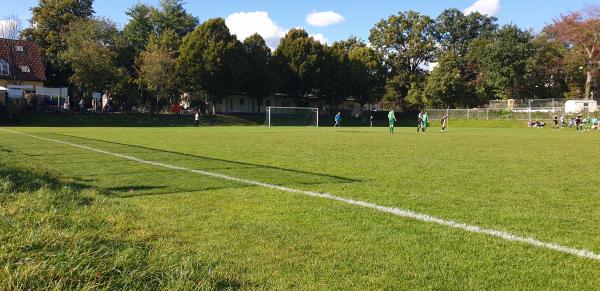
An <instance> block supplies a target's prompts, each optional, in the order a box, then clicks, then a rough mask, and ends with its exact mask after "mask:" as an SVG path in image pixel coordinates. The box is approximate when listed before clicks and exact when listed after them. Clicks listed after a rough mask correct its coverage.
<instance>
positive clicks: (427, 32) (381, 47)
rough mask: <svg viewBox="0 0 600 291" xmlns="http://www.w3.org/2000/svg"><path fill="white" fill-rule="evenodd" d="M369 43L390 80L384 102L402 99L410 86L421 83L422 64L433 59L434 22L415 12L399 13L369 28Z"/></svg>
mask: <svg viewBox="0 0 600 291" xmlns="http://www.w3.org/2000/svg"><path fill="white" fill-rule="evenodd" d="M369 41H370V42H371V44H372V45H373V47H374V48H375V49H376V50H377V51H378V52H379V53H380V54H382V55H383V57H384V60H385V63H386V64H387V65H388V67H389V68H388V71H389V72H390V79H389V80H388V84H387V85H386V98H387V99H403V98H405V97H406V96H407V94H408V91H409V90H410V89H411V88H412V87H418V86H411V83H414V82H423V81H424V79H425V78H424V77H425V74H426V72H425V70H424V65H427V64H428V63H430V62H432V61H433V60H434V57H435V50H436V41H435V30H434V21H433V20H432V19H431V18H430V17H429V16H426V15H422V14H420V13H418V12H415V11H408V12H399V13H398V14H396V15H391V16H390V17H388V19H382V20H381V21H379V22H378V23H377V24H375V27H373V28H372V29H371V33H370V35H369Z"/></svg>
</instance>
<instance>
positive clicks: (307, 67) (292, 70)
mask: <svg viewBox="0 0 600 291" xmlns="http://www.w3.org/2000/svg"><path fill="white" fill-rule="evenodd" d="M273 55H274V58H275V62H276V64H277V70H278V71H279V74H280V75H281V78H282V85H283V88H284V89H283V90H284V93H287V94H289V95H292V96H295V97H307V96H308V95H309V94H311V93H315V90H316V89H317V88H318V76H319V74H320V68H321V65H322V64H323V58H324V54H323V45H322V44H321V43H319V42H318V41H316V40H314V39H313V38H312V37H310V36H309V35H308V33H306V31H304V30H303V29H290V31H288V33H287V34H286V35H285V36H284V37H283V38H282V39H281V42H280V43H279V46H278V47H277V49H276V50H275V52H274V54H273Z"/></svg>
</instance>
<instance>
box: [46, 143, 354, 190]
mask: <svg viewBox="0 0 600 291" xmlns="http://www.w3.org/2000/svg"><path fill="white" fill-rule="evenodd" d="M54 135H58V136H63V137H68V138H75V139H80V140H87V141H92V142H101V143H105V144H113V145H118V146H124V147H128V148H135V149H142V150H144V151H150V152H155V153H165V154H170V155H176V156H180V157H186V158H193V159H197V160H204V161H212V162H218V163H223V164H225V165H232V166H231V167H222V168H239V166H242V167H245V168H257V169H266V170H272V171H275V174H277V175H278V176H279V177H288V178H289V177H290V175H300V176H306V177H315V178H321V179H325V181H322V183H354V182H362V181H361V180H357V179H351V178H346V177H341V176H336V175H330V174H323V173H313V172H307V171H300V170H294V169H287V168H281V167H276V166H269V165H261V164H255V163H248V162H240V161H232V160H226V159H219V158H211V157H206V156H200V155H193V154H187V153H180V152H175V151H170V150H162V149H156V148H150V147H145V146H139V145H131V144H126V143H119V142H113V141H106V140H101V139H94V138H86V137H79V136H73V135H67V134H58V133H54ZM186 160H189V159H186ZM300 182H302V181H300Z"/></svg>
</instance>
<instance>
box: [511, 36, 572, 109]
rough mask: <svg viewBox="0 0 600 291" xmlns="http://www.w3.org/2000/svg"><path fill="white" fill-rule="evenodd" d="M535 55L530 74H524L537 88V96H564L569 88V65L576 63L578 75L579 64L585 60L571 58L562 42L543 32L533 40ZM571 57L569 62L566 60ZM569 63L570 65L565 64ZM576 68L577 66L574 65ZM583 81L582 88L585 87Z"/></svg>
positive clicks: (528, 70)
mask: <svg viewBox="0 0 600 291" xmlns="http://www.w3.org/2000/svg"><path fill="white" fill-rule="evenodd" d="M531 44H532V46H533V51H534V52H533V55H532V57H531V58H530V60H529V62H528V68H527V72H528V75H526V76H523V77H524V78H526V79H527V80H528V82H529V87H530V88H532V89H535V92H533V93H534V95H535V98H557V97H559V98H560V97H562V96H564V94H565V93H566V92H567V91H568V90H569V87H568V85H569V84H568V79H569V70H568V69H567V67H568V66H572V65H575V66H576V68H577V70H576V71H577V72H576V75H578V76H580V75H581V74H579V70H578V68H579V66H580V64H582V63H584V62H576V61H574V60H572V59H571V57H570V55H571V52H570V51H569V50H568V49H567V48H565V47H564V46H563V45H561V44H560V43H557V42H555V41H553V40H552V39H550V38H549V36H548V34H546V33H542V34H540V35H538V36H536V37H535V38H534V39H533V40H532V42H531ZM567 59H569V61H568V62H565V60H567ZM565 64H568V66H565ZM574 68H575V67H574ZM580 79H581V78H580ZM583 87H584V85H583V83H582V84H581V88H583Z"/></svg>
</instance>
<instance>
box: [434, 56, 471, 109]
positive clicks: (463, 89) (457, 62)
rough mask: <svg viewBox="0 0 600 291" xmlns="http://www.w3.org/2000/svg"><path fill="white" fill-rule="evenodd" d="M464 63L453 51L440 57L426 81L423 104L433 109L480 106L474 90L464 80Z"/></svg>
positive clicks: (466, 80)
mask: <svg viewBox="0 0 600 291" xmlns="http://www.w3.org/2000/svg"><path fill="white" fill-rule="evenodd" d="M463 68H464V61H463V59H462V58H460V57H459V56H458V55H457V54H456V53H455V52H454V51H448V52H446V53H445V54H443V55H441V56H440V58H439V60H438V66H437V67H436V68H435V69H434V70H433V72H432V73H431V75H430V76H429V78H428V79H427V85H426V86H425V93H424V97H425V98H424V104H425V105H427V106H429V107H433V108H446V107H448V106H450V107H462V106H464V105H480V102H478V100H477V94H476V91H475V88H474V86H473V84H472V83H471V82H469V80H468V79H466V78H465V73H464V70H463Z"/></svg>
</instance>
